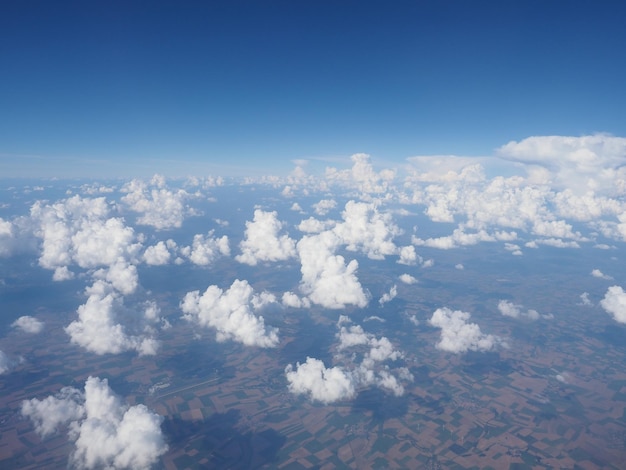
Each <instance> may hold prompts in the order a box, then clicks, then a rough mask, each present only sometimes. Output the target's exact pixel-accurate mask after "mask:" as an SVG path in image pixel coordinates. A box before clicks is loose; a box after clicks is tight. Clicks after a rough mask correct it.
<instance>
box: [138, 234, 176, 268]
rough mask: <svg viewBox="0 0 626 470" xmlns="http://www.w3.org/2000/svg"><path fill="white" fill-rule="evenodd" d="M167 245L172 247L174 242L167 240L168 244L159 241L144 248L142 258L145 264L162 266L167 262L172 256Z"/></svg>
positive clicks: (174, 244)
mask: <svg viewBox="0 0 626 470" xmlns="http://www.w3.org/2000/svg"><path fill="white" fill-rule="evenodd" d="M168 245H170V246H172V248H174V247H175V246H176V243H175V242H174V241H173V240H168V244H166V243H165V242H163V241H159V242H158V243H157V244H156V245H153V246H149V247H148V248H146V251H144V253H143V259H144V261H145V262H146V264H148V265H151V266H163V265H165V264H168V263H169V262H170V259H171V257H172V254H171V253H170V251H169V247H168Z"/></svg>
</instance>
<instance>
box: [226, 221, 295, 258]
mask: <svg viewBox="0 0 626 470" xmlns="http://www.w3.org/2000/svg"><path fill="white" fill-rule="evenodd" d="M282 228H283V223H282V222H280V221H279V220H278V214H277V213H276V212H275V211H274V212H264V211H262V210H260V209H257V210H255V211H254V220H253V221H252V222H250V221H248V222H246V232H245V238H244V240H243V241H242V242H241V243H240V244H239V248H240V249H241V254H240V255H237V256H235V259H236V260H237V261H239V262H240V263H245V264H249V265H251V266H256V264H257V263H258V262H259V261H281V260H286V259H289V258H292V257H294V256H295V255H296V242H295V241H294V240H292V239H291V238H289V235H287V234H283V235H279V233H280V231H281V230H282Z"/></svg>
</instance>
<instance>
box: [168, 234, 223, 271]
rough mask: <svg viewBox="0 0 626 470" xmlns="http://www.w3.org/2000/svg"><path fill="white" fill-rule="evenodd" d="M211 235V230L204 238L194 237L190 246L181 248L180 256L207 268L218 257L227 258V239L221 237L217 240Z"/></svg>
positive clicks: (202, 236) (198, 235) (200, 236)
mask: <svg viewBox="0 0 626 470" xmlns="http://www.w3.org/2000/svg"><path fill="white" fill-rule="evenodd" d="M213 235H214V231H213V230H211V231H210V232H209V233H208V234H207V235H206V236H205V235H202V234H196V235H194V236H193V242H192V244H191V246H185V247H182V248H181V249H180V254H181V255H182V256H185V257H186V258H189V261H191V262H192V263H193V264H197V265H199V266H208V265H209V264H212V263H213V262H214V261H215V260H216V259H217V258H219V257H220V256H229V255H230V245H229V242H228V237H227V236H226V235H223V236H221V237H220V238H217V237H214V236H213Z"/></svg>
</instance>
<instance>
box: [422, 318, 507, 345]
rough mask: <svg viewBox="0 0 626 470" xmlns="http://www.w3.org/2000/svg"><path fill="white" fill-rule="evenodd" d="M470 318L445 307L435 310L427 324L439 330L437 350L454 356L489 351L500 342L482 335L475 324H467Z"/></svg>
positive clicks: (495, 338)
mask: <svg viewBox="0 0 626 470" xmlns="http://www.w3.org/2000/svg"><path fill="white" fill-rule="evenodd" d="M470 317H471V315H470V314H469V313H468V312H463V311H461V310H454V311H453V310H451V309H449V308H447V307H444V308H438V309H437V310H435V312H434V313H433V315H432V317H431V318H430V320H428V323H429V324H430V325H431V326H434V327H436V328H440V329H441V339H440V340H439V342H438V343H437V349H441V350H442V351H447V352H451V353H455V354H458V353H464V352H467V351H491V350H492V349H494V348H495V347H496V346H497V345H498V344H500V343H501V342H502V341H501V340H500V338H498V337H497V336H494V335H486V334H484V333H483V332H482V331H480V327H479V326H478V325H477V324H476V323H468V320H469V319H470Z"/></svg>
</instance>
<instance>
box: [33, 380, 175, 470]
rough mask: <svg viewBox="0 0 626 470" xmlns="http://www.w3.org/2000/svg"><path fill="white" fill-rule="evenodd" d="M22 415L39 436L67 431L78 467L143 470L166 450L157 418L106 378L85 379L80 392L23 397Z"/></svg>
mask: <svg viewBox="0 0 626 470" xmlns="http://www.w3.org/2000/svg"><path fill="white" fill-rule="evenodd" d="M21 411H22V415H23V416H25V417H28V418H30V419H31V420H32V422H33V424H34V426H35V430H36V431H37V433H38V434H39V435H41V436H42V437H45V436H48V435H50V434H53V433H56V432H57V431H59V429H60V428H61V427H65V428H66V429H67V433H68V437H69V439H70V440H71V441H72V442H73V444H74V449H73V451H72V455H71V457H70V463H71V464H72V465H73V466H75V467H77V468H85V469H91V468H111V469H117V468H119V469H123V468H126V469H148V468H150V467H152V466H153V465H154V464H156V462H157V461H158V459H159V457H160V456H161V455H163V454H164V453H165V452H166V451H167V444H166V443H165V439H164V437H163V433H162V431H161V422H162V420H163V419H162V418H161V417H160V416H159V415H157V414H156V413H154V412H152V411H150V410H149V409H148V408H146V407H145V406H144V405H135V406H128V405H126V404H124V403H123V402H122V401H121V400H120V398H119V397H118V396H116V395H115V394H114V393H113V391H112V390H111V388H110V387H109V385H108V382H107V380H106V379H99V378H98V377H89V378H88V379H87V381H86V382H85V388H84V392H82V391H80V390H78V389H76V388H73V387H65V388H63V389H61V391H60V392H59V393H57V394H56V395H53V396H49V397H47V398H44V399H43V400H39V399H37V398H33V399H31V400H25V401H24V402H22V406H21Z"/></svg>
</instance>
